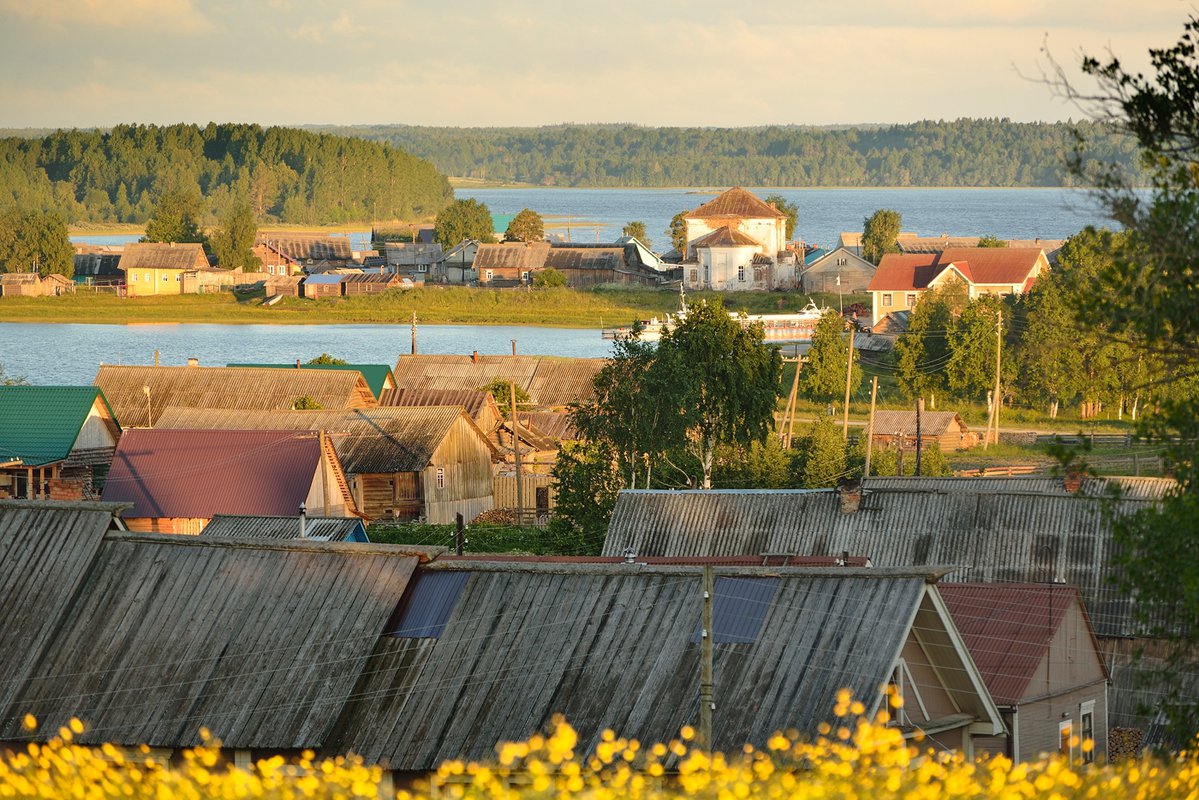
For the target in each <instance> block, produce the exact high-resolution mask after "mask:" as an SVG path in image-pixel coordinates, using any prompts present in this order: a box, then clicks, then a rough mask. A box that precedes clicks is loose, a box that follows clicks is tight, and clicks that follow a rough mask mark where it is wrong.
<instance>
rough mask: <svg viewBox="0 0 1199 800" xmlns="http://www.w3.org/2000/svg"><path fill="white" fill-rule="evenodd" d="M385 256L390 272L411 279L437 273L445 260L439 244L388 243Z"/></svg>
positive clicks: (384, 249)
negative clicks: (438, 267)
mask: <svg viewBox="0 0 1199 800" xmlns="http://www.w3.org/2000/svg"><path fill="white" fill-rule="evenodd" d="M383 256H384V257H385V258H386V263H387V270H388V272H391V273H393V274H397V275H408V276H410V277H411V276H415V275H421V276H423V275H426V274H429V273H432V272H435V271H436V269H437V265H438V264H440V263H441V261H442V259H443V255H442V252H441V245H440V244H439V243H438V242H387V243H386V244H384V246H383Z"/></svg>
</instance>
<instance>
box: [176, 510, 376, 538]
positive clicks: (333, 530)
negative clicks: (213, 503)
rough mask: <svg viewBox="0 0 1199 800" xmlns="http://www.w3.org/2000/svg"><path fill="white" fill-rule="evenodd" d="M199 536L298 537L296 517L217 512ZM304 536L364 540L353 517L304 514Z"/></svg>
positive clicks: (358, 521) (298, 521) (360, 523)
mask: <svg viewBox="0 0 1199 800" xmlns="http://www.w3.org/2000/svg"><path fill="white" fill-rule="evenodd" d="M200 535H201V536H222V537H225V538H227V539H299V538H300V519H299V517H298V516H293V517H264V516H252V515H247V516H238V515H234V514H217V515H216V516H215V517H213V518H212V521H211V522H209V523H208V525H207V526H206V527H205V528H204V530H203V531H201V532H200ZM304 538H306V539H312V540H313V541H317V542H368V541H370V540H369V539H368V538H367V536H366V528H365V527H364V526H363V524H362V520H360V519H358V518H357V517H306V518H305V520H304Z"/></svg>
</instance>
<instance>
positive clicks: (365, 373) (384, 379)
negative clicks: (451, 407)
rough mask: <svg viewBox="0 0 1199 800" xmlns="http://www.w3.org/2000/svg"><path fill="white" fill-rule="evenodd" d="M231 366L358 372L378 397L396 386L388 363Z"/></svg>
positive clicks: (297, 360)
mask: <svg viewBox="0 0 1199 800" xmlns="http://www.w3.org/2000/svg"><path fill="white" fill-rule="evenodd" d="M229 366H231V367H251V368H256V369H324V370H333V371H340V372H357V373H359V374H360V375H362V377H363V378H364V379H366V385H367V386H368V387H369V388H370V390H371V394H373V395H374V396H375V398H376V399H381V398H382V397H383V395H384V394H386V393H388V392H392V391H394V390H395V388H396V380H395V376H394V375H392V374H391V367H389V366H387V365H386V364H305V363H301V361H300V360H299V359H296V363H295V364H230V365H229ZM430 405H446V404H445V403H440V404H430Z"/></svg>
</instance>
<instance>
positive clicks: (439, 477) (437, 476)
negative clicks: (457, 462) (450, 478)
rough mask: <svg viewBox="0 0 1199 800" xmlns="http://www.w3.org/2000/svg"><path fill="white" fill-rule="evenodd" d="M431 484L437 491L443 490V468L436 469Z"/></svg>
mask: <svg viewBox="0 0 1199 800" xmlns="http://www.w3.org/2000/svg"><path fill="white" fill-rule="evenodd" d="M433 482H434V485H435V486H436V487H437V488H438V489H444V488H445V467H438V468H437V470H436V472H435V473H434V478H433Z"/></svg>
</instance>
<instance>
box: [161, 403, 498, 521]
mask: <svg viewBox="0 0 1199 800" xmlns="http://www.w3.org/2000/svg"><path fill="white" fill-rule="evenodd" d="M156 424H157V425H158V426H160V427H170V428H181V429H183V428H186V429H196V430H205V429H211V430H270V429H281V430H292V431H321V430H323V431H325V432H326V435H327V436H328V438H329V440H330V441H331V442H332V443H333V447H334V449H336V450H337V453H338V457H339V459H340V462H341V465H342V467H343V468H344V470H345V472H346V474H347V475H348V477H349V486H350V491H351V492H352V493H353V495H354V498H355V500H356V504H357V507H358V508H359V510H360V511H361V512H362V514H363V516H365V517H366V518H367V519H371V520H376V519H389V520H401V521H411V520H415V519H424V520H426V521H427V522H431V523H437V524H444V523H449V522H453V521H454V516H455V514H462V515H463V517H465V518H466V520H467V521H468V522H469V521H470V520H472V519H474V518H475V517H477V516H478V515H479V514H481V513H483V512H484V511H487V510H489V509H491V508H492V507H493V505H494V501H493V489H492V484H491V473H492V467H491V463H492V449H491V447H490V446H489V444H488V442H487V440H486V438H485V437H484V435H483V432H482V431H480V430H479V429H478V428H477V427H476V426H475V424H474V423H473V422H472V421H471V419H470V417H469V416H467V415H466V413H465V412H464V411H463V410H462V408H461V407H459V406H442V407H422V408H372V409H359V410H353V411H292V412H274V411H264V412H240V413H231V412H227V411H211V410H209V411H205V410H200V409H180V408H176V409H172V410H170V411H168V412H166V413H164V414H163V415H162V418H161V419H160V420H159V421H158V422H157V423H156Z"/></svg>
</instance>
